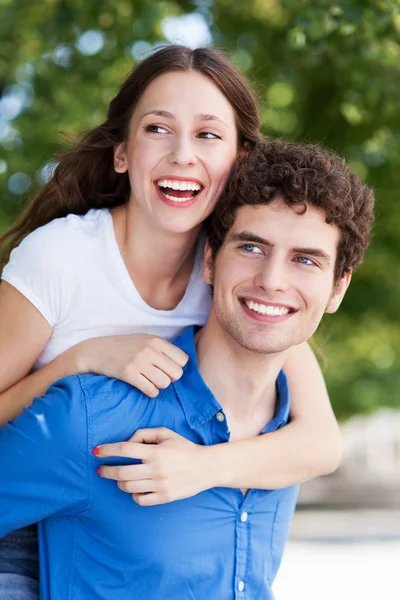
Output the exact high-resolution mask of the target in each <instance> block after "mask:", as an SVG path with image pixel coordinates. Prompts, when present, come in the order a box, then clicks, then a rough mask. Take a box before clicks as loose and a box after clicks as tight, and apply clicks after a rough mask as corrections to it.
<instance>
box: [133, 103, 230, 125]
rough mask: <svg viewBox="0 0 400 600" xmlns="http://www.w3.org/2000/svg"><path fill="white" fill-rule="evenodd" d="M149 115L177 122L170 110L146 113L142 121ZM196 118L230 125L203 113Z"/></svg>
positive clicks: (156, 110) (214, 116)
mask: <svg viewBox="0 0 400 600" xmlns="http://www.w3.org/2000/svg"><path fill="white" fill-rule="evenodd" d="M147 115H155V116H156V117H165V118H166V119H172V120H174V121H176V117H175V115H174V114H172V113H171V112H169V111H168V110H159V109H157V108H155V109H152V110H148V111H147V112H145V113H144V114H143V115H142V119H143V118H144V117H147ZM195 117H196V119H197V120H198V121H218V122H219V123H222V124H223V125H225V127H228V125H227V124H226V123H225V121H223V120H222V119H220V118H219V117H217V116H216V115H208V114H203V113H201V114H198V115H195Z"/></svg>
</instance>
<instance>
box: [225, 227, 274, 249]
mask: <svg viewBox="0 0 400 600" xmlns="http://www.w3.org/2000/svg"><path fill="white" fill-rule="evenodd" d="M227 241H228V242H254V243H256V244H263V245H264V246H273V245H274V244H271V242H269V241H268V240H266V239H265V238H262V237H260V236H259V235H256V234H255V233H252V232H251V231H246V230H244V231H238V232H237V233H230V234H229V235H228V240H227Z"/></svg>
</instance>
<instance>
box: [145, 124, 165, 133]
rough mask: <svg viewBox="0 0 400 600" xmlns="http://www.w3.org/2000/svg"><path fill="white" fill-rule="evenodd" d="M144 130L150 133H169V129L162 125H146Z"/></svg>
mask: <svg viewBox="0 0 400 600" xmlns="http://www.w3.org/2000/svg"><path fill="white" fill-rule="evenodd" d="M144 129H145V131H148V132H149V133H167V129H165V127H162V126H161V125H146V126H145V128H144Z"/></svg>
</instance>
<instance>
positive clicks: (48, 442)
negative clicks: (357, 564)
mask: <svg viewBox="0 0 400 600" xmlns="http://www.w3.org/2000/svg"><path fill="white" fill-rule="evenodd" d="M176 343H177V345H178V346H179V347H180V348H182V350H184V351H185V352H187V354H188V355H189V357H190V358H189V362H188V364H187V366H186V367H185V369H184V375H183V377H182V378H181V379H180V380H179V381H177V382H175V383H173V384H171V385H170V386H169V388H168V389H166V390H162V391H160V395H159V397H158V398H157V400H154V399H150V398H148V397H147V396H145V395H144V394H142V393H141V392H139V391H138V390H136V389H135V388H133V387H131V386H130V385H128V384H126V383H124V382H122V381H119V380H116V379H108V378H106V377H101V376H96V375H85V376H74V377H67V378H66V379H63V380H61V381H59V382H58V383H56V384H55V385H53V386H52V387H51V388H50V389H49V390H48V392H47V393H46V394H45V396H44V397H43V398H39V399H37V400H35V402H34V403H33V405H32V407H31V408H29V409H26V410H24V412H23V414H22V415H21V416H20V417H18V418H16V419H15V420H14V421H12V422H10V423H8V424H7V425H5V426H4V427H2V428H1V429H0V457H1V460H0V537H1V536H2V535H5V534H7V533H8V532H10V531H12V530H14V529H17V528H19V527H23V526H25V525H28V524H30V523H34V522H37V521H40V524H39V532H40V554H41V561H40V565H41V597H42V598H43V599H48V598H51V599H52V600H59V599H60V600H61V599H62V600H66V599H71V600H72V599H73V600H81V599H82V600H100V599H104V600H105V599H107V600H119V599H121V600H122V599H124V600H127V599H129V600H158V599H160V600H161V599H162V600H165V598H168V599H171V600H180V599H182V600H190V599H193V600H194V599H196V600H230V599H232V600H233V599H237V600H239V599H240V600H242V599H243V600H244V599H252V600H264V599H268V598H272V597H273V596H272V593H271V589H270V586H271V583H272V581H273V579H274V576H275V574H276V571H277V569H278V566H279V562H280V560H281V556H282V552H283V546H284V543H285V540H286V538H287V535H288V529H289V525H290V521H291V517H292V514H293V511H294V507H295V503H296V497H297V486H293V487H289V488H285V489H281V490H276V491H261V490H250V491H249V492H248V493H247V495H246V496H245V497H244V496H243V493H242V492H241V490H239V489H229V488H213V489H211V490H207V491H204V492H201V493H200V494H197V495H196V496H194V497H192V498H188V499H185V500H179V501H176V502H173V503H170V504H163V505H160V506H152V507H141V506H138V505H137V504H135V502H133V501H132V498H131V496H130V494H126V493H123V492H121V490H119V488H118V487H117V485H116V483H115V481H111V480H106V479H102V478H101V477H99V476H98V475H97V474H96V469H97V468H98V466H99V464H100V461H99V459H97V458H96V457H95V456H93V454H92V449H93V448H94V447H95V446H97V445H98V444H102V443H110V442H116V441H120V440H121V439H127V438H129V437H130V436H131V435H132V434H133V432H134V431H135V430H136V429H139V428H143V427H159V426H165V427H168V428H170V429H172V430H174V431H176V432H177V433H179V434H181V435H183V436H185V437H186V438H188V439H189V440H192V441H193V442H196V443H197V444H206V445H211V444H217V443H220V442H228V441H229V429H228V424H227V422H226V418H223V417H222V416H221V415H223V409H222V407H221V405H220V404H219V403H218V402H217V400H216V399H215V397H214V396H213V394H212V393H211V391H210V390H209V388H208V387H207V386H206V384H205V382H204V381H203V379H202V377H201V375H200V373H199V371H198V367H197V361H196V352H195V347H194V332H193V329H189V330H187V331H186V332H185V333H184V334H182V335H181V336H180V338H178V340H177V342H176ZM277 390H278V394H277V398H278V399H277V405H276V411H275V416H274V418H273V419H272V420H271V422H270V423H269V424H268V425H267V426H266V427H265V429H264V430H263V433H268V432H270V431H273V430H275V429H277V428H278V427H281V426H283V425H285V423H286V422H287V420H288V417H289V396H288V388H287V381H286V377H285V375H284V374H283V373H282V372H281V373H280V375H279V377H278V379H277ZM245 400H246V399H245V398H244V399H243V401H245ZM101 462H102V463H107V462H108V464H116V463H117V462H118V459H108V460H104V459H102V460H101ZM120 462H121V459H119V463H120Z"/></svg>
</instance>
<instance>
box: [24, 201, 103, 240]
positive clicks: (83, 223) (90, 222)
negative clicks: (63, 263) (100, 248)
mask: <svg viewBox="0 0 400 600" xmlns="http://www.w3.org/2000/svg"><path fill="white" fill-rule="evenodd" d="M109 215H110V213H109V211H108V209H94V208H93V209H91V210H89V211H88V212H87V213H86V214H84V215H75V214H69V215H67V216H66V217H60V218H58V219H53V221H50V222H49V223H47V224H46V225H43V226H42V227H38V228H37V229H35V230H34V231H32V233H30V234H29V235H27V236H26V238H25V239H24V240H23V242H22V243H24V242H25V243H35V242H42V241H43V240H49V241H50V240H51V239H55V240H56V241H57V242H58V243H59V242H60V241H63V240H64V239H65V240H67V239H69V238H70V239H71V240H74V241H75V242H76V241H77V238H76V236H78V238H79V237H81V238H84V237H85V236H93V235H98V233H99V229H101V228H103V227H104V226H105V221H106V219H107V218H109ZM60 236H61V237H60Z"/></svg>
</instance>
